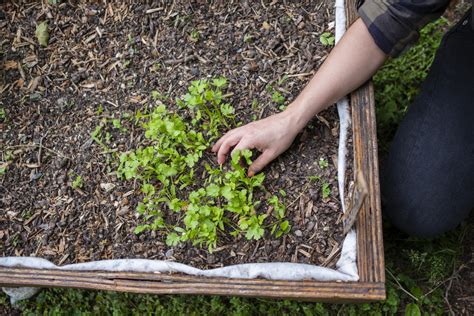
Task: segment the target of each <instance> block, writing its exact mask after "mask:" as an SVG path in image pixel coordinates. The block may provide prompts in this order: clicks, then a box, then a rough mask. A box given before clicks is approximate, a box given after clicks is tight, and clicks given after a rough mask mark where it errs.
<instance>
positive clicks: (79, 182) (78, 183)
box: [71, 175, 83, 189]
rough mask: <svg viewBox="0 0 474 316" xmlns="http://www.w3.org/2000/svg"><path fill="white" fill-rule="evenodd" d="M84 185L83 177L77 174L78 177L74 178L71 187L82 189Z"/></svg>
mask: <svg viewBox="0 0 474 316" xmlns="http://www.w3.org/2000/svg"><path fill="white" fill-rule="evenodd" d="M82 186H83V183H82V177H81V176H80V175H76V177H75V178H74V180H73V181H72V183H71V187H72V188H73V189H80V188H82Z"/></svg>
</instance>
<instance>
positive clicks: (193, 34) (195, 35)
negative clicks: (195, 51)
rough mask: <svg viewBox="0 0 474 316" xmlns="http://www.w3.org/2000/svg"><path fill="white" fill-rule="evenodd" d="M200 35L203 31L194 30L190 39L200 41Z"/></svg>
mask: <svg viewBox="0 0 474 316" xmlns="http://www.w3.org/2000/svg"><path fill="white" fill-rule="evenodd" d="M200 37H201V33H199V31H198V30H192V31H191V34H189V39H190V40H191V41H192V42H198V41H199V38H200Z"/></svg>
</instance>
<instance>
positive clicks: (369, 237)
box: [0, 0, 385, 302]
mask: <svg viewBox="0 0 474 316" xmlns="http://www.w3.org/2000/svg"><path fill="white" fill-rule="evenodd" d="M346 4H347V7H346V9H347V10H346V11H347V17H348V20H347V22H348V25H349V24H351V23H352V22H353V21H354V20H355V19H356V17H357V13H356V11H355V9H354V8H355V0H349V1H348V0H346ZM351 109H352V121H353V124H352V126H353V144H354V168H355V171H357V170H361V171H362V173H363V174H364V175H365V179H366V181H367V184H368V188H369V195H368V198H367V199H366V201H365V203H364V205H363V206H362V209H361V210H360V212H359V215H358V218H357V222H356V228H357V252H358V253H357V258H358V262H357V264H358V269H359V275H360V282H317V281H311V280H303V281H271V280H264V279H227V278H205V277H196V276H187V275H178V274H159V273H137V272H104V271H92V272H86V271H58V270H38V269H26V268H2V267H0V286H33V287H61V288H80V289H95V290H112V291H122V292H133V293H150V294H204V295H232V296H246V297H268V298H289V299H297V300H311V301H324V302H367V301H374V300H382V299H385V274H384V271H385V270H384V257H383V240H382V223H381V208H380V193H379V177H378V157H377V138H376V135H377V134H376V124H375V102H374V91H373V87H372V84H371V83H370V82H369V83H366V84H365V85H364V86H362V87H361V88H360V89H358V90H357V91H355V92H353V93H352V94H351Z"/></svg>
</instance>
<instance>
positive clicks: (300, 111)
mask: <svg viewBox="0 0 474 316" xmlns="http://www.w3.org/2000/svg"><path fill="white" fill-rule="evenodd" d="M282 114H284V115H285V116H286V118H287V119H288V125H289V128H290V129H291V130H292V131H295V132H296V133H298V132H299V131H301V130H302V129H303V128H304V127H305V126H306V125H307V124H308V122H309V121H310V120H311V117H312V115H311V114H309V113H307V111H305V109H304V107H303V106H301V105H299V104H297V103H296V102H295V101H294V102H292V103H291V104H290V105H288V107H287V108H286V109H285V111H283V112H282Z"/></svg>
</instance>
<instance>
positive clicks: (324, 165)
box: [318, 157, 329, 169]
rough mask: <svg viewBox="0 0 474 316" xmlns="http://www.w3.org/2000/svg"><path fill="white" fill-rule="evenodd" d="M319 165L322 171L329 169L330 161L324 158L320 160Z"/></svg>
mask: <svg viewBox="0 0 474 316" xmlns="http://www.w3.org/2000/svg"><path fill="white" fill-rule="evenodd" d="M318 164H319V168H321V169H326V168H327V167H329V163H328V161H327V160H326V159H325V158H323V157H321V158H319V161H318Z"/></svg>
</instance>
